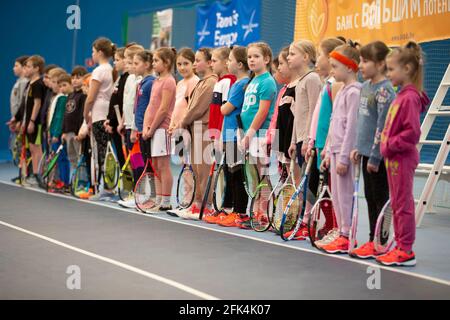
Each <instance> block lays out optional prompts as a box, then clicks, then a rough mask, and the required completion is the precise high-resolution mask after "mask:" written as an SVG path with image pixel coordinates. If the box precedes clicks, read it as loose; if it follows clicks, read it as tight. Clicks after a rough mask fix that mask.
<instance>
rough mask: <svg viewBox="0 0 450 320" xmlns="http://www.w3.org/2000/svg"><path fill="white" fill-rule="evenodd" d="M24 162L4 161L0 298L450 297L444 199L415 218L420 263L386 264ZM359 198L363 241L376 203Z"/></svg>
mask: <svg viewBox="0 0 450 320" xmlns="http://www.w3.org/2000/svg"><path fill="white" fill-rule="evenodd" d="M178 170H179V168H177V167H174V171H173V172H174V175H175V176H176V175H177V174H178ZM16 173H17V171H16V169H15V168H14V167H13V166H12V165H11V164H1V165H0V203H1V204H0V299H6V300H11V299H167V300H185V299H186V300H190V299H200V300H202V299H227V300H229V299H232V300H241V299H245V300H251V299H257V300H258V299H264V300H265V299H271V300H272V299H273V300H278V299H448V298H450V267H449V266H450V249H449V247H448V244H449V243H450V214H449V211H450V209H448V208H445V206H443V207H440V208H439V210H438V211H439V212H438V213H434V214H429V215H427V216H426V217H425V218H424V220H423V224H422V226H421V227H420V228H419V229H418V230H417V240H416V245H415V252H416V256H417V260H418V262H417V266H416V267H414V268H387V267H381V266H379V265H378V264H376V263H375V262H374V261H373V260H369V261H361V260H355V259H352V258H350V257H348V256H347V255H334V256H329V255H325V254H324V253H321V252H319V251H318V250H316V249H314V248H312V246H311V245H310V243H309V242H307V241H290V242H284V241H282V240H281V239H280V238H279V237H278V236H275V234H273V233H271V232H266V233H256V232H253V231H248V230H240V229H236V228H223V227H220V226H216V225H209V224H206V223H204V222H200V221H190V220H181V219H179V218H174V217H170V216H168V215H167V214H165V213H160V214H154V215H144V214H141V213H138V212H136V211H134V210H128V209H123V208H120V207H119V206H117V205H116V204H114V203H108V202H100V201H83V200H78V199H74V198H71V197H69V196H64V195H54V194H47V193H45V191H43V190H40V189H27V188H23V187H21V186H17V185H13V184H12V183H10V182H9V181H10V178H11V177H13V176H14V175H15V174H16ZM175 182H176V178H175ZM419 184H420V183H419ZM360 195H361V196H362V195H363V192H362V189H361V192H360ZM174 201H175V200H174ZM359 203H360V208H361V210H360V227H359V230H358V232H359V233H358V240H359V242H365V241H366V240H367V234H366V233H367V230H368V220H367V216H366V212H367V209H366V204H365V200H364V199H363V198H362V197H361V198H360V200H359ZM173 204H175V203H173Z"/></svg>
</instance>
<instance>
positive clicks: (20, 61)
mask: <svg viewBox="0 0 450 320" xmlns="http://www.w3.org/2000/svg"><path fill="white" fill-rule="evenodd" d="M29 57H30V56H20V57H18V58H16V62H18V63H20V65H21V66H22V67H23V66H24V65H25V63H26V62H27V60H28V58H29Z"/></svg>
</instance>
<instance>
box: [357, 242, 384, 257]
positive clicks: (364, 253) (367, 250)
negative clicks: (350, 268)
mask: <svg viewBox="0 0 450 320" xmlns="http://www.w3.org/2000/svg"><path fill="white" fill-rule="evenodd" d="M378 255H379V254H378V253H377V251H376V250H375V245H374V244H373V242H367V243H365V244H363V245H362V246H361V247H359V248H357V249H354V250H352V251H351V252H350V256H352V257H354V258H359V259H371V258H376V257H377V256H378Z"/></svg>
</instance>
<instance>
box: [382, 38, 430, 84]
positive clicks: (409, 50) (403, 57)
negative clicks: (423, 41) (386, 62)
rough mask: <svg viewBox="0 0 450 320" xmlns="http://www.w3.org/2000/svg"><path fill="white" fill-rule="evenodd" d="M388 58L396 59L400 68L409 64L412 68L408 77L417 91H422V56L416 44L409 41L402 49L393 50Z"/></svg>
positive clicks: (420, 49)
mask: <svg viewBox="0 0 450 320" xmlns="http://www.w3.org/2000/svg"><path fill="white" fill-rule="evenodd" d="M388 57H393V58H396V59H397V62H398V63H399V64H401V65H402V66H405V65H408V64H409V65H410V66H411V68H412V73H411V75H410V77H411V80H412V82H413V84H414V85H415V86H416V88H417V90H418V91H423V65H424V55H423V52H422V48H421V47H420V46H419V45H418V44H417V43H416V42H414V41H409V42H408V43H407V44H406V45H405V46H404V47H400V48H395V49H394V50H392V52H391V53H389V54H388Z"/></svg>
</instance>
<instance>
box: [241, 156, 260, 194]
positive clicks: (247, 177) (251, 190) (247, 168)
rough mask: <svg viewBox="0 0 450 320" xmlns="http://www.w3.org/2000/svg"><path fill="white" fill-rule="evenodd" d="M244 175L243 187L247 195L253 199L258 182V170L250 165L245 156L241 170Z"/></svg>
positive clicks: (248, 159) (247, 157)
mask: <svg viewBox="0 0 450 320" xmlns="http://www.w3.org/2000/svg"><path fill="white" fill-rule="evenodd" d="M242 172H243V174H244V187H245V191H246V192H247V195H248V196H249V197H250V198H253V197H254V196H255V195H256V188H257V187H258V184H259V182H260V179H259V173H258V168H257V166H256V165H255V164H252V163H250V157H249V155H248V154H247V155H246V157H245V163H244V167H243V170H242Z"/></svg>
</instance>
